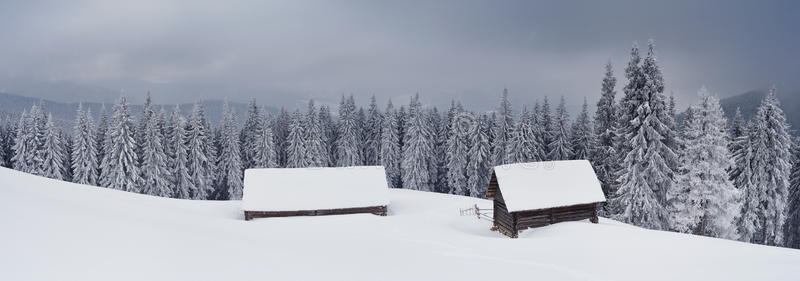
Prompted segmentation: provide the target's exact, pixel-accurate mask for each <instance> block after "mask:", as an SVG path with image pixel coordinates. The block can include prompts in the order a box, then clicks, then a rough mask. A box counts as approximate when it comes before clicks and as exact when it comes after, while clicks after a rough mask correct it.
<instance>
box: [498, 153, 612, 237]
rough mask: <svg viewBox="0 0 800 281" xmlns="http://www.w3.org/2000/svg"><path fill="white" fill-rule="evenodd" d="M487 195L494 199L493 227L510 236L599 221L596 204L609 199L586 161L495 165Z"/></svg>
mask: <svg viewBox="0 0 800 281" xmlns="http://www.w3.org/2000/svg"><path fill="white" fill-rule="evenodd" d="M486 197H487V198H490V197H491V198H494V228H495V229H497V230H498V231H500V232H502V233H503V234H505V235H508V236H510V237H517V235H518V234H519V231H520V230H523V229H527V228H532V227H540V226H545V225H549V224H553V223H557V222H562V221H575V220H584V219H589V220H590V221H591V222H593V223H597V205H598V204H599V203H602V202H605V201H606V198H605V196H604V195H603V190H602V188H601V187H600V180H598V179H597V175H596V174H595V173H594V168H592V165H591V164H590V163H589V161H586V160H569V161H547V162H531V163H518V164H508V165H502V166H497V167H494V172H493V173H492V179H491V181H490V182H489V189H488V191H487V192H486Z"/></svg>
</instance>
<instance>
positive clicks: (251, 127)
mask: <svg viewBox="0 0 800 281" xmlns="http://www.w3.org/2000/svg"><path fill="white" fill-rule="evenodd" d="M261 121H262V118H261V111H260V110H259V108H258V104H256V100H255V99H252V100H250V103H249V104H248V105H247V119H245V121H244V125H243V126H242V132H241V134H240V142H241V145H242V165H243V166H244V168H245V169H248V168H252V167H254V164H255V163H254V160H253V158H254V156H253V154H254V153H256V150H255V146H256V145H257V139H258V137H259V132H258V128H260V127H261V126H262V124H261Z"/></svg>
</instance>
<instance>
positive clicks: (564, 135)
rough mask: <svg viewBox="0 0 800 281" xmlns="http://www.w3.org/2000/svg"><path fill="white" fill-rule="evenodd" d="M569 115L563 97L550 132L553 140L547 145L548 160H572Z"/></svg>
mask: <svg viewBox="0 0 800 281" xmlns="http://www.w3.org/2000/svg"><path fill="white" fill-rule="evenodd" d="M569 131H570V128H569V113H568V112H567V105H566V101H564V97H563V96H562V97H561V102H559V103H558V108H556V115H555V118H554V119H553V128H552V131H550V132H551V133H550V136H551V137H552V139H551V140H550V142H549V143H548V144H547V147H548V151H549V152H548V154H547V160H569V159H572V154H573V151H572V145H571V144H570V135H569Z"/></svg>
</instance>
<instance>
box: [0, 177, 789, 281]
mask: <svg viewBox="0 0 800 281" xmlns="http://www.w3.org/2000/svg"><path fill="white" fill-rule="evenodd" d="M0 194H2V196H0V226H2V227H0V279H2V280H459V281H463V280H508V279H511V280H526V279H530V278H532V277H533V278H536V279H537V280H796V279H797V274H798V269H797V265H798V264H800V251H797V250H792V249H784V248H776V247H766V246H758V245H750V244H745V243H740V242H735V241H726V240H720V239H714V238H706V237H698V236H692V235H685V234H678V233H669V232H661V231H650V230H645V229H641V228H637V227H632V226H628V225H625V224H621V223H618V222H614V221H611V220H604V219H601V220H600V224H597V225H595V224H591V223H589V222H570V223H561V224H557V225H552V226H549V227H544V228H539V229H532V230H527V231H524V232H523V233H522V234H521V235H520V238H519V239H509V238H507V237H505V236H502V235H500V234H498V233H495V232H491V231H489V228H490V226H491V224H490V223H489V222H487V221H480V220H476V219H475V218H474V217H460V216H459V212H458V209H459V208H464V207H467V206H470V205H473V204H478V205H479V206H482V207H487V208H488V207H489V206H491V203H490V201H486V200H481V199H476V198H469V197H461V196H451V195H444V194H434V193H426V192H417V191H410V190H396V189H393V190H390V193H389V195H390V200H391V202H392V204H391V206H390V208H389V216H388V217H379V216H374V215H369V214H360V215H347V216H327V217H293V218H269V219H258V220H254V221H244V220H243V219H242V207H241V202H240V201H229V202H209V201H189V200H177V199H167V198H157V197H151V196H146V195H140V194H132V193H126V192H121V191H116V190H110V189H104V188H99V187H90V186H83V185H77V184H72V183H65V182H61V181H56V180H50V179H46V178H41V177H37V176H32V175H28V174H23V173H21V172H17V171H13V170H9V169H5V168H0Z"/></svg>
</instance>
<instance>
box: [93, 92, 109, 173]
mask: <svg viewBox="0 0 800 281" xmlns="http://www.w3.org/2000/svg"><path fill="white" fill-rule="evenodd" d="M107 131H108V111H107V110H106V104H105V103H103V104H102V105H101V106H100V113H99V114H98V115H97V132H95V133H96V137H95V145H96V146H97V161H98V165H97V174H98V175H99V174H100V172H101V171H100V165H99V163H100V162H102V160H103V158H105V156H106V152H105V151H106V150H105V143H106V132H107ZM98 183H99V179H98Z"/></svg>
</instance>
